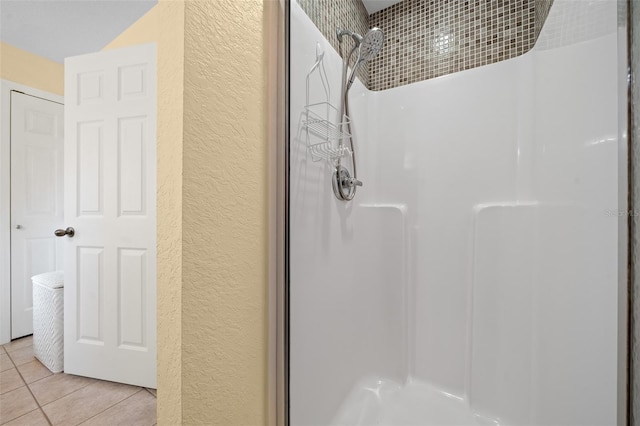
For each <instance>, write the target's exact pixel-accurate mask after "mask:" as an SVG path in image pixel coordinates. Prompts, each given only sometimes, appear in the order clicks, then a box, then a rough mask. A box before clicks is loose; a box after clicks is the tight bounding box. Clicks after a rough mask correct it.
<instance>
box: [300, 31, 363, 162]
mask: <svg viewBox="0 0 640 426" xmlns="http://www.w3.org/2000/svg"><path fill="white" fill-rule="evenodd" d="M323 59H324V52H323V51H321V49H320V45H319V44H317V45H316V62H315V63H314V64H313V66H312V67H311V70H309V72H308V73H307V92H306V104H305V107H304V109H305V111H304V114H305V118H304V119H303V122H302V124H303V126H304V128H305V130H306V132H305V133H306V144H307V151H308V152H309V155H310V156H311V159H312V160H313V161H320V160H326V161H328V162H330V163H333V162H335V161H336V160H338V159H339V158H341V157H344V156H347V155H352V153H351V150H350V149H349V148H348V147H347V146H346V145H345V144H344V143H343V140H344V139H347V138H349V137H351V135H350V134H349V133H348V132H347V131H346V130H345V129H347V128H348V124H349V123H350V119H349V117H348V116H347V115H346V114H341V112H340V111H338V109H337V108H336V107H335V106H333V105H332V104H331V103H330V99H331V87H330V86H329V79H328V77H327V71H326V69H325V67H324V62H323ZM314 73H317V74H318V76H319V78H320V81H321V83H322V89H323V91H324V99H322V100H320V102H314V103H312V102H310V80H311V77H312V76H313V75H314Z"/></svg>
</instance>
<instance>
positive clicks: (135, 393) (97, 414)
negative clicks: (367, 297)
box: [78, 388, 144, 426]
mask: <svg viewBox="0 0 640 426" xmlns="http://www.w3.org/2000/svg"><path fill="white" fill-rule="evenodd" d="M142 389H144V388H142ZM142 389H140V390H139V391H138V392H134V393H132V394H131V395H129V396H128V397H126V398H125V399H122V400H120V401H118V402H116V403H115V404H113V405H111V406H109V407H107V408H105V409H104V410H102V411H100V412H99V413H96V414H94V415H93V416H91V417H89V418H88V419H87V420H85V421H83V422H82V423H78V426H79V425H81V424H84V423H86V422H88V421H89V420H91V419H92V418H94V417H96V416H99V415H100V414H102V413H104V412H105V411H107V410H108V409H110V408H112V407H115V406H116V405H118V404H120V403H121V402H124V401H126V400H127V399H129V398H131V397H133V396H134V395H137V394H139V393H140V392H141V391H142Z"/></svg>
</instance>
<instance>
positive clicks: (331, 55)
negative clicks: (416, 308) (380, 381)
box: [289, 2, 407, 425]
mask: <svg viewBox="0 0 640 426" xmlns="http://www.w3.org/2000/svg"><path fill="white" fill-rule="evenodd" d="M291 32H292V34H294V35H295V36H293V37H291V82H290V87H291V106H290V108H291V148H290V155H291V168H290V184H291V187H290V202H291V209H290V262H289V263H290V321H289V322H290V406H291V424H293V425H328V424H331V422H332V420H333V418H334V417H335V416H336V414H337V413H338V412H339V410H340V406H341V404H342V403H343V401H345V400H346V399H347V396H348V394H349V392H350V391H351V390H352V389H353V388H354V387H356V386H357V383H360V382H362V381H363V380H366V379H367V378H375V377H378V376H383V377H389V378H393V379H395V380H397V381H402V380H404V378H405V377H406V375H407V370H406V347H407V345H406V343H405V342H406V330H407V327H406V324H405V321H406V318H405V315H404V314H405V311H406V309H405V307H404V306H405V304H406V302H405V297H406V296H405V295H406V267H405V258H406V256H405V253H404V247H405V241H406V238H405V229H406V215H405V213H404V210H403V208H402V206H392V205H379V204H373V203H369V202H366V200H367V196H366V195H367V192H371V191H372V190H373V188H374V187H373V185H372V183H371V182H368V181H366V180H365V179H364V178H363V177H362V176H360V179H362V180H363V181H364V185H365V186H364V187H363V188H361V189H359V190H358V195H357V198H356V201H354V202H351V203H345V202H343V201H339V200H337V199H336V197H335V196H334V195H333V191H332V189H331V179H330V178H331V169H330V168H329V167H328V163H326V162H323V161H320V162H313V161H312V158H311V156H310V155H309V154H308V152H307V148H306V140H305V136H306V134H305V130H304V127H303V125H302V120H303V118H304V107H305V104H306V103H307V99H306V77H307V74H308V72H309V70H310V69H311V67H312V66H313V64H314V62H315V61H316V52H324V59H323V63H324V66H325V67H326V71H327V75H328V78H329V84H330V88H331V91H330V97H329V101H330V102H331V103H333V104H334V105H335V106H336V107H337V106H338V105H339V101H340V83H341V61H340V58H339V57H338V55H337V53H336V52H335V50H334V49H333V48H332V47H331V45H330V44H329V43H328V42H327V41H326V40H325V39H324V37H323V36H322V34H321V33H320V32H319V31H318V30H317V28H316V27H315V26H314V25H313V23H312V22H311V20H310V19H309V18H308V17H307V16H306V15H305V13H304V12H303V11H302V9H301V8H300V7H299V5H298V4H297V3H295V2H292V3H291ZM367 95H368V93H367V91H366V89H365V88H364V87H363V86H362V84H361V83H360V82H359V81H357V82H356V84H354V86H353V88H352V91H351V96H352V98H351V109H352V111H353V114H352V120H353V126H352V130H353V133H354V135H355V137H356V141H361V143H362V144H364V143H365V141H367V136H368V129H367V123H368V118H367V100H366V96H367ZM324 98H325V92H324V90H323V89H322V84H321V82H320V80H319V79H318V78H317V74H315V73H314V74H312V75H311V77H310V79H309V100H308V102H309V103H317V102H322V101H324V100H325V99H324ZM328 118H329V119H335V117H328ZM360 146H361V145H360V144H359V145H358V147H360Z"/></svg>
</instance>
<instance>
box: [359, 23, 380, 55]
mask: <svg viewBox="0 0 640 426" xmlns="http://www.w3.org/2000/svg"><path fill="white" fill-rule="evenodd" d="M383 44H384V32H382V30H381V29H380V28H377V27H373V28H371V29H370V30H369V31H368V32H367V33H366V34H365V35H364V37H361V42H360V54H359V62H362V61H370V60H372V59H373V58H374V57H375V56H376V55H377V54H378V53H379V52H380V50H381V49H382V45H383Z"/></svg>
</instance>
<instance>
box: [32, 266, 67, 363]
mask: <svg viewBox="0 0 640 426" xmlns="http://www.w3.org/2000/svg"><path fill="white" fill-rule="evenodd" d="M31 281H32V282H33V355H34V356H35V357H36V358H38V359H39V360H40V362H42V364H44V366H45V367H47V368H48V369H49V370H51V372H53V373H59V372H61V371H62V370H63V368H64V274H63V273H62V272H61V271H55V272H47V273H44V274H40V275H36V276H34V277H32V278H31Z"/></svg>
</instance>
